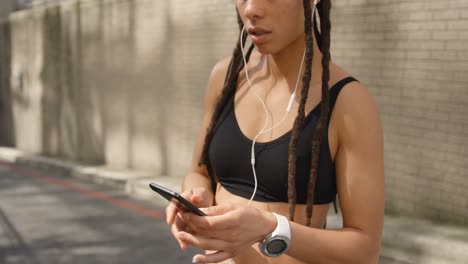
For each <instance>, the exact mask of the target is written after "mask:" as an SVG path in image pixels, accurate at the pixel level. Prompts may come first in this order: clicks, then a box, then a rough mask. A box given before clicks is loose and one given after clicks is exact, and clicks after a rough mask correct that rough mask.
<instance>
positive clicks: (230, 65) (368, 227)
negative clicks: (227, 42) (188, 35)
mask: <svg viewBox="0 0 468 264" xmlns="http://www.w3.org/2000/svg"><path fill="white" fill-rule="evenodd" d="M315 7H316V8H315ZM330 8H331V3H330V0H321V1H318V3H315V2H314V1H313V0H303V2H301V1H299V0H237V11H238V15H239V17H238V18H239V28H240V30H241V38H239V42H238V44H237V47H236V49H235V50H234V52H233V55H232V56H231V57H229V58H226V59H224V60H222V61H220V62H219V63H217V64H216V66H215V67H214V68H213V70H212V73H211V76H210V80H209V84H208V89H207V92H206V97H205V114H204V118H203V124H202V128H201V132H200V135H199V137H198V141H197V145H196V148H195V151H194V162H193V165H192V167H191V171H190V172H189V173H188V175H187V176H186V178H185V180H184V183H183V192H182V195H183V196H184V197H185V198H187V199H189V200H190V201H191V202H193V203H194V204H196V205H197V206H199V207H202V210H203V211H204V212H205V213H206V214H207V215H208V216H206V217H200V216H196V215H194V214H191V213H186V212H180V211H179V210H178V209H176V208H175V207H174V206H173V205H169V206H168V207H167V209H166V213H167V222H168V224H169V225H171V226H172V233H173V235H174V237H175V238H176V239H177V240H178V242H179V243H180V246H181V247H182V249H185V248H187V247H188V246H189V245H191V246H195V247H198V248H200V249H204V250H206V254H199V255H196V256H194V258H193V261H194V262H197V263H219V262H223V261H225V260H228V259H232V261H233V262H235V263H242V264H246V263H255V264H258V263H282V264H295V263H359V264H366V263H372V264H375V263H378V257H379V252H380V241H381V233H382V227H383V210H384V177H383V139H382V129H381V124H380V120H379V114H378V110H377V106H376V104H375V101H374V99H373V98H372V96H371V95H370V94H369V92H368V91H367V90H366V89H365V88H364V87H363V86H362V85H361V84H360V83H359V82H357V81H356V80H354V79H353V78H351V77H349V74H347V73H346V72H345V71H344V70H342V69H341V68H340V67H338V66H337V65H335V64H334V63H333V62H332V61H331V60H330V52H329V48H330V28H331V26H330V16H329V14H330ZM315 11H317V14H316V13H315ZM316 17H317V18H319V19H314V18H316ZM317 20H319V21H320V26H318V23H317ZM319 27H320V29H319ZM246 35H248V36H249V37H250V38H251V39H252V41H253V44H254V46H255V49H252V47H253V46H252V47H251V48H250V49H249V50H248V51H246V52H245V53H247V54H246V55H245V54H244V56H245V58H246V59H245V62H244V59H243V51H244V49H242V48H241V46H242V45H243V44H245V39H246V38H247V37H246ZM300 79H302V83H301V84H300V85H297V84H298V83H300V82H299V80H300ZM297 86H299V89H298V88H297ZM296 91H297V92H298V95H297V96H296V97H294V96H291V95H292V94H295V92H296ZM338 95H339V96H338ZM289 98H291V99H290V100H289V101H291V103H290V105H289V108H291V109H290V110H291V111H289V112H288V111H286V112H285V108H286V106H288V99H289ZM265 110H266V111H265ZM264 111H265V113H263V112H264ZM251 149H253V151H251ZM336 195H338V198H339V205H340V208H341V211H342V215H343V228H341V229H335V230H327V229H325V228H324V227H325V225H326V217H327V213H328V210H329V207H330V204H331V203H332V202H334V201H335V197H336ZM249 199H250V200H251V201H249Z"/></svg>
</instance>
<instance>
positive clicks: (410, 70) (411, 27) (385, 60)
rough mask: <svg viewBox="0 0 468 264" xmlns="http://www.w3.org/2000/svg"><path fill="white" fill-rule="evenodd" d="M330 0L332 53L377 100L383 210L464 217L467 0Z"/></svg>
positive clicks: (467, 220)
mask: <svg viewBox="0 0 468 264" xmlns="http://www.w3.org/2000/svg"><path fill="white" fill-rule="evenodd" d="M334 4H335V5H334V11H333V14H332V15H333V24H332V25H333V47H332V50H333V55H334V58H335V60H336V62H337V63H338V64H340V65H342V66H343V67H345V68H346V69H348V70H349V71H351V72H352V73H354V74H355V75H356V76H357V77H358V78H359V79H360V81H361V82H362V83H363V84H364V85H365V86H367V87H368V88H369V89H370V90H371V91H372V93H373V94H374V95H375V96H376V98H377V101H378V104H379V107H380V111H381V116H382V120H383V126H384V133H385V175H386V194H387V196H386V198H387V203H386V204H387V210H388V211H390V212H399V213H405V214H416V215H419V216H424V217H429V218H432V219H439V220H454V221H457V222H458V223H464V224H468V192H467V191H466V190H467V188H468V177H467V176H468V150H467V147H468V1H466V0H448V1H431V0H403V1H390V0H378V1H357V0H352V1H351V0H350V1H344V0H340V1H334Z"/></svg>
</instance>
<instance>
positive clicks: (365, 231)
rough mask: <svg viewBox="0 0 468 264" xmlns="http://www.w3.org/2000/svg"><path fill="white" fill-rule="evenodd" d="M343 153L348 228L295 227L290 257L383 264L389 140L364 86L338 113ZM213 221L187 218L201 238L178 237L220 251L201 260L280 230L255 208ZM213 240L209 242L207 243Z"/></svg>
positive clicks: (345, 95)
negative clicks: (385, 158)
mask: <svg viewBox="0 0 468 264" xmlns="http://www.w3.org/2000/svg"><path fill="white" fill-rule="evenodd" d="M332 118H334V120H333V122H334V124H336V126H337V129H338V138H339V148H338V151H337V154H336V157H335V164H336V170H337V185H338V196H339V199H340V207H341V210H342V214H343V228H342V229H337V230H323V229H316V228H310V227H306V226H303V225H300V224H296V223H291V245H290V248H289V251H288V252H287V253H286V254H288V255H290V256H291V257H294V258H296V259H299V260H301V261H303V262H305V263H359V264H367V263H369V264H370V263H372V264H375V263H377V259H378V256H379V253H380V243H381V233H382V228H383V217H384V175H383V138H382V129H381V124H380V118H379V114H378V109H377V106H376V104H375V102H374V100H373V98H372V96H371V95H370V94H369V93H368V91H367V90H365V89H364V88H363V87H362V86H361V85H360V84H358V83H352V84H349V85H348V86H347V88H346V89H343V90H342V91H341V93H340V96H339V99H338V101H337V104H336V106H335V110H334V113H333V117H332ZM206 212H207V213H208V215H210V216H209V217H197V216H195V215H193V214H184V216H183V217H184V221H185V222H186V223H189V226H190V227H192V228H193V229H194V230H195V231H197V233H199V234H202V235H204V236H205V237H202V236H196V235H195V236H194V235H192V234H188V233H185V232H181V233H179V235H178V237H179V238H181V239H182V240H183V241H185V242H187V243H189V244H192V245H194V246H196V247H199V248H203V249H214V250H219V252H218V253H215V254H213V255H208V256H204V255H197V256H196V257H195V260H197V261H199V262H201V263H205V262H217V261H221V260H223V259H226V258H229V257H232V256H233V255H236V254H238V253H239V252H240V251H242V250H243V249H245V248H246V245H252V244H253V243H255V242H259V241H261V240H262V238H263V237H264V236H265V235H266V234H268V233H270V232H271V231H272V230H273V229H274V228H275V225H276V219H275V218H274V217H272V216H271V214H270V215H269V214H265V213H263V212H259V210H258V209H255V208H252V207H236V206H231V207H229V206H216V207H211V208H209V209H208V210H206ZM207 237H209V238H207Z"/></svg>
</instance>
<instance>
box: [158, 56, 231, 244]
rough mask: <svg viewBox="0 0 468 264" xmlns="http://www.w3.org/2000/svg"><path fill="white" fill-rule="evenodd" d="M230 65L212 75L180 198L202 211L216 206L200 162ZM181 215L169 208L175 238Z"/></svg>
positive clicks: (215, 69)
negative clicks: (207, 132)
mask: <svg viewBox="0 0 468 264" xmlns="http://www.w3.org/2000/svg"><path fill="white" fill-rule="evenodd" d="M229 61H230V58H229V57H228V58H225V59H223V60H221V61H219V62H218V63H217V64H216V65H215V66H214V67H213V69H212V71H211V74H210V77H209V80H208V86H207V89H206V93H205V100H204V112H203V120H202V124H201V127H200V132H199V134H198V137H197V140H196V143H195V149H194V151H193V156H192V165H191V167H190V170H189V172H188V173H187V175H186V176H185V178H184V181H183V183H182V192H181V196H183V197H184V198H185V199H187V200H189V201H190V202H192V203H193V204H195V205H197V206H199V207H207V206H211V205H213V204H214V193H213V191H212V190H211V181H210V178H209V176H208V172H207V169H206V166H204V165H201V166H199V165H198V162H199V160H200V156H201V153H202V151H203V146H204V144H205V135H206V130H207V128H208V126H209V125H210V122H211V117H212V116H213V112H214V110H215V106H216V102H217V98H218V96H219V94H220V93H221V91H222V88H223V84H224V77H225V76H226V73H227V69H228V66H229ZM178 212H180V210H179V209H178V208H177V207H176V206H174V205H173V204H172V203H170V204H169V205H168V206H167V207H166V222H167V223H168V224H169V225H171V230H172V233H173V234H174V235H175V234H176V233H178V232H179V231H180V230H184V229H185V224H184V223H183V221H181V220H180V219H178V218H177V213H178ZM179 243H180V246H181V247H182V248H186V247H187V245H186V244H184V243H183V242H181V241H180V240H179Z"/></svg>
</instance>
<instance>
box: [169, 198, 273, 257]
mask: <svg viewBox="0 0 468 264" xmlns="http://www.w3.org/2000/svg"><path fill="white" fill-rule="evenodd" d="M201 210H202V211H203V212H204V213H205V214H207V215H208V216H197V215H195V214H193V213H181V214H180V217H181V220H182V221H183V222H184V223H185V224H186V225H187V226H188V227H190V228H191V229H192V230H193V231H194V233H188V232H185V231H183V230H181V229H179V231H178V233H177V234H176V237H177V238H178V239H179V240H180V241H181V242H182V243H185V244H189V245H193V246H195V247H198V248H200V249H205V250H215V251H216V253H213V254H207V255H202V254H199V255H196V256H194V258H193V261H194V262H197V263H207V262H210V263H211V262H220V261H223V260H226V259H229V258H232V257H234V256H236V255H237V254H239V253H240V252H242V251H244V250H245V249H247V248H248V247H250V246H251V245H252V244H254V243H256V242H261V241H263V239H264V238H265V237H266V236H267V235H268V234H270V233H271V232H273V230H274V229H275V228H276V225H277V223H276V217H275V216H274V215H273V214H272V213H270V212H267V211H262V210H260V209H256V208H254V207H251V206H240V205H220V206H213V207H209V208H202V209H201Z"/></svg>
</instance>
